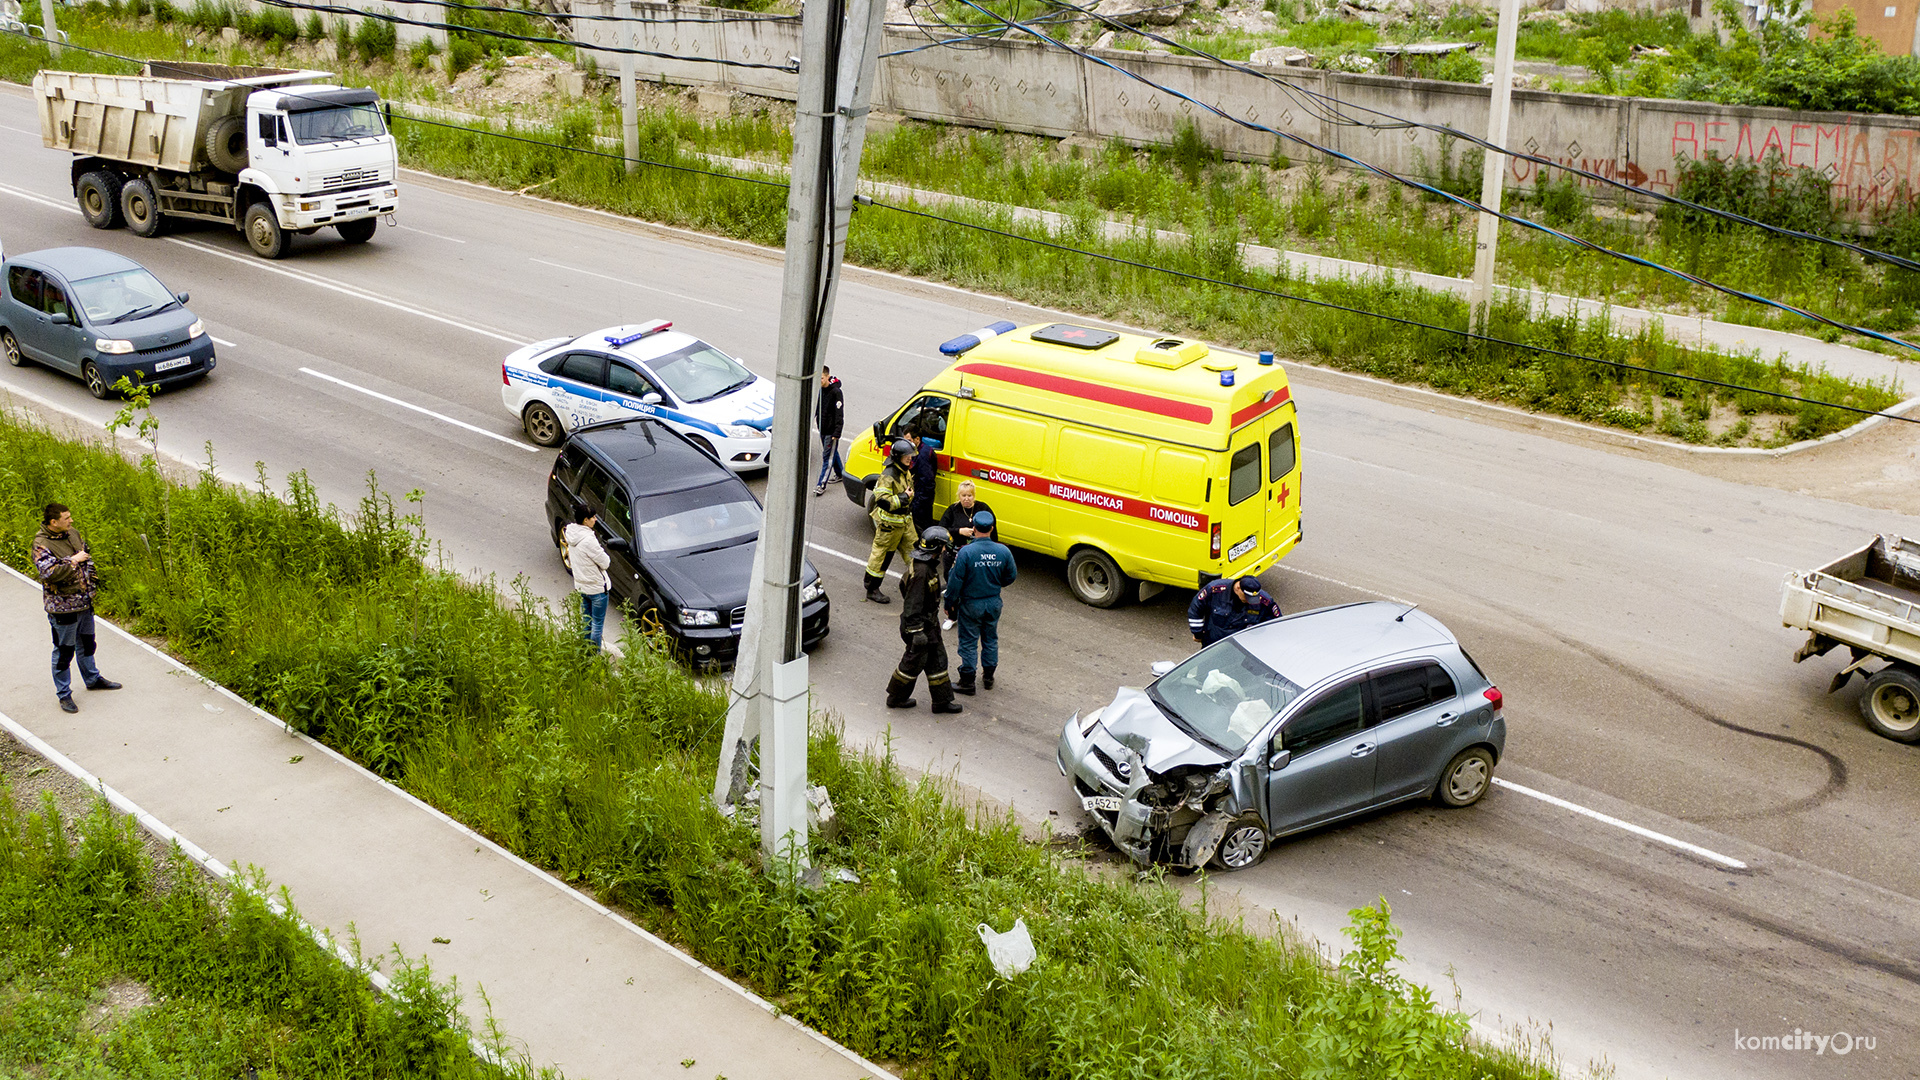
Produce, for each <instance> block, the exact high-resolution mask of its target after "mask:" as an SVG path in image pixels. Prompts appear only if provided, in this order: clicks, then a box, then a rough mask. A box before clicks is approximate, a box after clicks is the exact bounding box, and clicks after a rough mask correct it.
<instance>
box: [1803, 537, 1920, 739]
mask: <svg viewBox="0 0 1920 1080" xmlns="http://www.w3.org/2000/svg"><path fill="white" fill-rule="evenodd" d="M1780 621H1781V623H1783V624H1784V625H1786V626H1787V627H1788V628H1790V629H1793V630H1805V631H1807V634H1808V637H1807V643H1806V644H1805V645H1802V646H1800V651H1799V652H1796V653H1794V654H1793V661H1794V663H1796V664H1797V663H1799V662H1800V661H1802V660H1805V659H1806V658H1807V657H1809V656H1821V655H1824V654H1825V653H1827V652H1829V651H1831V650H1833V649H1834V648H1836V647H1838V646H1841V645H1845V646H1846V647H1847V648H1848V650H1849V651H1850V653H1851V656H1852V659H1851V660H1850V661H1849V662H1848V664H1847V666H1846V667H1844V668H1842V669H1841V670H1840V672H1839V673H1838V674H1836V675H1835V676H1834V677H1833V682H1832V683H1830V684H1829V685H1828V686H1827V692H1828V693H1833V692H1834V691H1836V690H1838V689H1840V688H1841V687H1843V686H1845V685H1847V682H1848V681H1849V680H1850V679H1852V678H1853V676H1854V675H1855V673H1857V672H1862V671H1864V670H1865V669H1866V667H1867V665H1869V664H1871V663H1873V662H1874V661H1875V660H1881V661H1885V666H1883V667H1881V668H1879V669H1878V670H1876V671H1874V672H1872V673H1871V674H1869V675H1867V688H1866V692H1865V693H1864V694H1863V695H1862V696H1861V698H1860V712H1861V713H1862V715H1864V716H1865V717H1866V718H1867V724H1868V726H1869V727H1871V728H1873V730H1874V731H1876V732H1879V733H1880V734H1881V735H1884V736H1886V737H1887V738H1889V739H1893V740H1895V741H1896V742H1903V743H1920V544H1916V543H1914V542H1913V541H1911V540H1906V539H1902V538H1901V537H1898V536H1877V537H1875V538H1874V539H1873V541H1872V542H1871V543H1869V544H1867V545H1866V546H1864V547H1861V548H1859V549H1857V550H1855V551H1852V552H1849V553H1848V554H1846V555H1844V556H1842V557H1841V558H1840V559H1838V560H1836V561H1834V562H1832V563H1830V564H1828V565H1826V566H1823V567H1821V568H1820V569H1818V570H1806V571H1799V570H1796V571H1794V572H1792V573H1790V574H1788V575H1787V580H1786V583H1785V584H1784V585H1783V586H1782V587H1781V590H1780Z"/></svg>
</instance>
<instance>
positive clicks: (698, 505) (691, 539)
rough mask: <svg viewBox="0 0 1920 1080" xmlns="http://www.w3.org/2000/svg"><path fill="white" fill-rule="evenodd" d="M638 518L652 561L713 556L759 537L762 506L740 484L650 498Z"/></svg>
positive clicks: (642, 503)
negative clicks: (706, 553)
mask: <svg viewBox="0 0 1920 1080" xmlns="http://www.w3.org/2000/svg"><path fill="white" fill-rule="evenodd" d="M634 517H635V518H636V519H637V520H636V524H638V525H639V527H640V528H639V532H640V547H641V549H642V550H643V551H645V552H647V553H648V554H649V555H674V554H692V553H694V552H697V551H709V550H712V549H714V548H722V547H731V546H732V545H734V544H738V543H741V542H742V541H745V540H750V539H753V538H754V537H757V536H759V535H760V504H759V503H757V502H754V501H753V495H752V494H751V493H749V492H748V491H747V489H746V487H745V486H744V485H742V484H741V483H739V482H738V481H728V482H726V483H721V484H709V485H707V486H706V487H701V488H694V489H693V490H691V491H676V492H673V493H672V494H670V495H653V496H649V497H647V498H644V499H641V500H640V505H639V506H637V507H635V513H634Z"/></svg>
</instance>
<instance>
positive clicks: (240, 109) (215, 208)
mask: <svg viewBox="0 0 1920 1080" xmlns="http://www.w3.org/2000/svg"><path fill="white" fill-rule="evenodd" d="M331 78H332V75H331V74H329V73H328V72H324V71H296V70H292V69H286V68H258V67H233V66H228V65H224V64H199V63H187V62H163V61H158V60H154V61H149V62H148V63H147V64H146V65H145V67H144V69H143V71H142V74H140V75H97V74H93V73H90V72H77V71H42V72H40V73H39V74H37V75H35V76H34V77H33V90H34V96H35V97H36V98H37V99H38V101H39V106H40V137H41V141H42V142H43V143H45V144H46V145H47V146H49V147H54V148H56V149H60V150H66V151H68V152H69V153H71V154H73V195H74V198H75V199H76V200H77V201H78V202H79V204H80V212H81V213H82V214H84V215H86V218H87V223H88V224H90V225H92V226H93V227H94V228H96V229H111V228H115V227H117V226H119V225H121V224H123V223H124V224H125V225H126V226H127V228H128V229H130V230H131V231H133V232H134V233H135V234H137V235H140V236H158V235H160V234H161V233H162V232H164V231H165V230H166V228H167V226H168V223H169V222H170V221H172V220H175V219H180V218H188V219H194V220H199V221H213V222H219V223H221V224H226V225H231V226H232V227H234V228H236V229H238V230H240V232H241V233H243V234H244V235H245V236H246V239H247V244H248V246H250V247H252V248H253V250H254V253H255V254H257V255H260V256H262V257H264V258H269V259H278V258H281V257H282V256H284V255H286V254H287V250H288V248H289V246H290V238H291V235H292V234H294V233H303V234H306V235H312V234H313V233H316V232H318V231H320V229H322V228H324V227H327V226H332V227H333V228H334V229H337V230H338V231H339V233H340V236H341V238H342V239H344V240H346V241H347V242H348V243H350V244H362V243H365V242H367V241H368V240H371V239H372V238H373V234H374V230H375V229H376V228H377V227H378V225H379V219H380V218H381V217H382V216H384V215H389V214H392V213H393V212H394V210H395V208H396V207H397V206H398V204H399V194H400V193H399V189H398V187H397V186H396V180H397V179H398V176H397V174H398V171H399V157H398V151H397V150H396V148H395V146H394V142H393V136H392V135H391V134H390V133H389V132H388V131H387V124H386V117H385V114H384V112H383V110H382V109H381V107H380V97H379V95H378V94H376V93H375V92H374V91H372V90H359V89H352V88H348V87H342V86H336V85H333V84H331V83H329V82H328V81H327V80H329V79H331Z"/></svg>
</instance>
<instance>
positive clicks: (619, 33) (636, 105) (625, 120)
mask: <svg viewBox="0 0 1920 1080" xmlns="http://www.w3.org/2000/svg"><path fill="white" fill-rule="evenodd" d="M614 14H616V15H619V16H621V20H620V21H619V22H616V23H614V24H613V25H614V27H615V30H614V40H616V41H618V42H619V43H620V47H621V48H623V49H632V48H636V47H637V46H635V45H634V43H633V0H620V2H619V3H618V4H616V5H615V6H614ZM620 139H621V143H622V145H623V146H624V148H625V149H626V157H627V174H628V175H632V174H633V173H635V172H637V171H639V169H640V102H639V100H638V98H636V97H635V94H634V89H633V54H632V53H630V52H623V53H621V54H620Z"/></svg>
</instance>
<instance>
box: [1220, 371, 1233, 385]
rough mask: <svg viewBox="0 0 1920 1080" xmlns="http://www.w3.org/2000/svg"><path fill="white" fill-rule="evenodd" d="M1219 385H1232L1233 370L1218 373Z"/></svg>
mask: <svg viewBox="0 0 1920 1080" xmlns="http://www.w3.org/2000/svg"><path fill="white" fill-rule="evenodd" d="M1220 385H1221V386H1232V385H1233V372H1231V371H1223V372H1221V373H1220Z"/></svg>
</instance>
